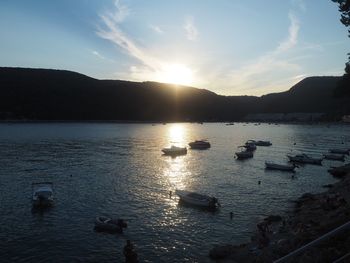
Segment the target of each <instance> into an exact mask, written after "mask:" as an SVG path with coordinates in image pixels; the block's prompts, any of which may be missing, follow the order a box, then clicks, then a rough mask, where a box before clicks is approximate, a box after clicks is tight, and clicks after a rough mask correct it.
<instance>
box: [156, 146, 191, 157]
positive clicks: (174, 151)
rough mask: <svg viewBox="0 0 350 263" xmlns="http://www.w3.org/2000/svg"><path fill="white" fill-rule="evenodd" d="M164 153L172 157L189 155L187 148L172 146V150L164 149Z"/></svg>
mask: <svg viewBox="0 0 350 263" xmlns="http://www.w3.org/2000/svg"><path fill="white" fill-rule="evenodd" d="M162 152H163V153H164V154H165V155H171V156H176V155H184V154H186V153H187V148H186V147H177V146H174V145H172V146H171V147H170V148H163V149H162Z"/></svg>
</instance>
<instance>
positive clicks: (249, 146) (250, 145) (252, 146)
mask: <svg viewBox="0 0 350 263" xmlns="http://www.w3.org/2000/svg"><path fill="white" fill-rule="evenodd" d="M243 147H244V148H246V149H247V151H251V152H252V151H255V150H256V145H255V143H253V142H250V141H247V142H246V143H245V145H243Z"/></svg>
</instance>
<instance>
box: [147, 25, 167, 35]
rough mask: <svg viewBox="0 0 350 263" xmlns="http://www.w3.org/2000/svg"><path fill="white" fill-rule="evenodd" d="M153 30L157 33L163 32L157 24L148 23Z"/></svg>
mask: <svg viewBox="0 0 350 263" xmlns="http://www.w3.org/2000/svg"><path fill="white" fill-rule="evenodd" d="M149 27H150V28H151V29H152V30H153V31H154V32H156V33H158V34H163V33H164V31H163V30H162V29H161V28H160V27H159V26H155V25H150V26H149Z"/></svg>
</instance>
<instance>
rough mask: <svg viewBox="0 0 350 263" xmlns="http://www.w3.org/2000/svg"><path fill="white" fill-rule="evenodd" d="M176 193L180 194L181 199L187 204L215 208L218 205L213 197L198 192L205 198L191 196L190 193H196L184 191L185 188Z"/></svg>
mask: <svg viewBox="0 0 350 263" xmlns="http://www.w3.org/2000/svg"><path fill="white" fill-rule="evenodd" d="M175 193H176V194H177V195H178V196H179V198H180V201H181V202H184V203H186V204H189V205H193V206H198V207H203V208H215V207H216V202H214V201H213V198H212V197H209V196H204V195H199V194H198V196H201V197H203V198H201V199H196V198H193V197H191V196H189V194H195V193H192V192H188V191H183V190H176V191H175Z"/></svg>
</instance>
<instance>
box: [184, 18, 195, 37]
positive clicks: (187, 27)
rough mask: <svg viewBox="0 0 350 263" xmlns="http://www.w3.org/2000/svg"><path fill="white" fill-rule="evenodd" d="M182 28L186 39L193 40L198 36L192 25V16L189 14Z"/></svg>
mask: <svg viewBox="0 0 350 263" xmlns="http://www.w3.org/2000/svg"><path fill="white" fill-rule="evenodd" d="M184 29H185V31H186V36H187V39H188V40H190V41H195V40H196V39H197V38H198V30H197V28H196V26H195V25H194V19H193V17H191V16H189V17H187V18H186V20H185V25H184Z"/></svg>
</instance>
